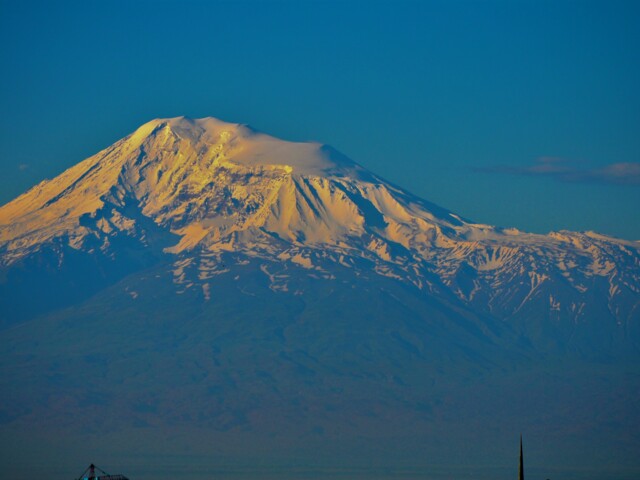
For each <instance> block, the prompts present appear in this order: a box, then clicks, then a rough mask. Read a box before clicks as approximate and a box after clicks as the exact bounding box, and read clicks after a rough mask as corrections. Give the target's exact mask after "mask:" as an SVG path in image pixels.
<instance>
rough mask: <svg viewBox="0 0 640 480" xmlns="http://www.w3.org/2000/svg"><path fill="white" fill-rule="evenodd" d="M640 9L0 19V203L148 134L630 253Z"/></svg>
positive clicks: (164, 11)
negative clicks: (615, 239) (617, 241)
mask: <svg viewBox="0 0 640 480" xmlns="http://www.w3.org/2000/svg"><path fill="white" fill-rule="evenodd" d="M639 22H640V3H638V2H587V1H580V2H557V1H554V2H544V1H535V2H526V1H505V2H489V1H487V2H479V1H474V2H461V1H460V2H456V1H453V2H452V1H447V2H317V1H308V2H284V1H279V2H267V1H262V2H240V1H234V2H189V1H182V2H163V1H157V2H145V1H129V2H92V1H89V2H87V1H85V2H57V3H55V4H54V3H53V2H49V3H32V2H25V1H20V2H18V1H14V2H9V1H6V0H2V1H1V2H0V70H1V72H2V74H1V75H0V108H1V109H2V115H1V116H0V122H1V125H0V127H1V128H0V172H1V174H0V203H5V202H7V201H9V200H10V199H11V198H13V197H15V196H16V195H18V194H19V193H21V192H22V191H24V190H26V189H27V188H29V187H30V186H32V185H34V184H35V183H37V182H39V181H40V180H42V179H43V178H51V177H53V176H55V175H56V174H58V173H60V172H61V171H63V170H64V169H65V168H67V167H69V166H71V165H73V164H75V163H77V162H79V161H80V160H82V159H83V158H86V157H87V156H89V155H91V154H93V153H95V152H97V151H98V150H100V149H102V148H104V147H106V146H108V145H110V144H111V143H113V142H114V141H116V140H117V139H119V138H121V137H123V136H125V135H126V134H128V133H130V132H131V131H132V130H134V129H135V128H136V127H137V126H138V125H140V124H141V123H144V122H146V121H148V120H150V119H152V118H156V117H167V116H178V115H187V116H190V117H202V116H215V117H218V118H221V119H223V120H227V121H234V122H241V123H248V124H250V125H252V126H253V127H255V128H257V129H259V130H262V131H264V132H267V133H270V134H272V135H275V136H278V137H281V138H285V139H289V140H316V141H321V142H325V143H328V144H331V145H333V146H334V147H336V148H338V149H339V150H341V151H342V152H343V153H345V154H346V155H348V156H349V157H351V158H352V159H354V160H355V161H357V162H359V163H361V164H362V165H364V166H366V167H367V168H369V169H371V170H373V171H374V172H376V173H378V174H380V175H382V176H383V177H385V178H387V179H388V180H391V181H392V182H394V183H396V184H398V185H401V186H403V187H405V188H407V189H408V190H410V191H412V192H413V193H416V194H418V195H420V196H422V197H424V198H427V199H429V200H430V201H433V202H436V203H439V204H441V205H442V206H444V207H447V208H449V209H451V210H454V211H456V212H457V213H459V214H461V215H464V216H466V217H469V218H472V219H474V220H477V221H479V222H483V223H490V224H496V225H501V226H515V227H518V228H520V229H522V230H529V231H535V232H548V231H550V230H559V229H563V228H565V229H571V230H596V231H600V232H603V233H608V234H612V235H616V236H620V237H624V238H630V239H640V215H639V214H638V211H639V206H640V166H639V162H640V89H639V88H638V85H640V29H638V28H637V25H638V24H639Z"/></svg>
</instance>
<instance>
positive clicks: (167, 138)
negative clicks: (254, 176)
mask: <svg viewBox="0 0 640 480" xmlns="http://www.w3.org/2000/svg"><path fill="white" fill-rule="evenodd" d="M176 139H180V140H183V141H186V142H188V143H190V144H191V145H190V146H191V147H192V148H195V149H197V150H198V151H199V152H200V156H201V157H202V158H204V157H206V156H207V151H211V150H215V151H216V152H218V153H220V152H223V153H224V156H225V159H226V161H227V162H229V163H231V164H236V165H243V166H245V167H261V168H266V169H276V170H283V171H285V172H287V173H292V174H294V175H296V174H299V175H312V176H331V175H339V176H340V175H342V176H344V175H356V176H358V175H362V174H363V173H364V172H365V170H364V169H363V168H362V167H359V166H358V165H356V164H355V162H353V161H352V160H350V159H348V158H347V157H346V156H344V155H342V154H341V153H339V152H338V151H337V150H335V149H334V148H332V147H330V146H328V145H323V144H321V143H318V142H290V141H285V140H281V139H278V138H275V137H272V136H270V135H267V134H264V133H262V132H259V131H257V130H255V129H254V128H252V127H250V126H248V125H246V124H239V123H230V122H225V121H223V120H220V119H217V118H214V117H204V118H198V119H192V118H188V117H184V116H182V117H174V118H157V119H154V120H151V121H150V122H147V123H145V124H144V125H142V126H140V127H139V128H138V129H137V130H136V131H135V132H134V133H132V134H131V135H130V136H129V137H128V141H129V142H130V143H131V144H132V145H133V147H134V148H139V147H140V146H141V145H144V144H145V143H146V144H149V143H155V144H157V145H159V146H161V147H162V146H163V145H162V143H163V142H171V143H173V142H175V140H176ZM164 147H166V145H164Z"/></svg>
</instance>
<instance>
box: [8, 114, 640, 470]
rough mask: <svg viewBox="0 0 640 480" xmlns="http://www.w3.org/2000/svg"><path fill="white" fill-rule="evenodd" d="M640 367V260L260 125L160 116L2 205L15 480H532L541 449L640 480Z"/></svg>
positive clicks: (609, 242) (602, 242)
mask: <svg viewBox="0 0 640 480" xmlns="http://www.w3.org/2000/svg"><path fill="white" fill-rule="evenodd" d="M638 359H640V243H638V242H632V241H624V240H619V239H615V238H611V237H607V236H604V235H600V234H597V233H593V232H585V233H576V232H569V231H560V232H553V233H550V234H548V235H538V234H530V233H524V232H521V231H518V230H516V229H513V228H509V229H507V228H498V227H493V226H490V225H484V224H479V223H475V222H473V221H471V220H469V219H466V218H463V217H462V216H459V215H456V214H455V213H452V212H450V211H448V210H446V209H445V208H442V207H439V206H437V205H434V204H432V203H430V202H428V201H425V200H422V199H420V198H418V197H416V196H414V195H412V194H410V193H408V192H407V191H405V190H403V189H402V188H400V187H398V186H395V185H392V184H390V183H389V182H387V181H385V180H384V179H382V178H380V177H378V176H376V175H375V174H374V173H371V172H369V171H367V170H366V169H364V168H363V167H361V166H360V165H358V164H356V163H355V162H353V161H351V160H349V159H348V158H347V157H345V156H344V155H342V154H341V153H339V152H337V151H336V150H335V149H333V148H331V147H328V146H325V145H321V144H316V143H292V142H286V141H282V140H278V139H276V138H273V137H270V136H268V135H265V134H262V133H259V132H257V131H255V130H253V129H251V128H250V127H247V126H244V125H238V124H231V123H225V122H222V121H219V120H216V119H213V118H204V119H199V120H192V119H188V118H183V117H180V118H173V119H158V120H153V121H151V122H149V123H146V124H144V125H142V126H141V127H140V128H138V129H137V130H136V131H135V132H133V133H132V134H131V135H129V136H127V137H125V138H123V139H122V140H119V141H118V142H116V143H115V144H113V145H112V146H110V147H108V148H106V149H105V150H103V151H101V152H99V153H97V154H96V155H94V156H92V157H90V158H88V159H86V160H84V161H83V162H81V163H79V164H77V165H76V166H74V167H72V168H70V169H68V170H67V171H65V172H63V173H62V174H61V175H59V176H58V177H56V178H54V179H52V180H45V181H43V182H41V183H40V184H38V185H36V186H35V187H33V188H32V189H31V190H29V191H28V192H26V193H25V194H23V195H21V196H20V197H18V198H16V199H15V200H13V201H11V202H10V203H8V204H6V205H4V206H2V207H0V391H2V392H3V394H2V395H0V446H1V447H2V448H0V452H2V453H0V465H12V467H11V468H9V469H8V470H7V472H9V473H11V476H12V478H32V477H33V473H34V472H33V471H32V470H30V469H29V468H27V467H25V465H30V464H31V462H30V459H31V456H32V452H33V451H35V450H37V451H38V452H40V453H41V456H42V461H43V462H44V461H45V459H46V458H49V460H51V461H52V462H62V461H63V460H61V459H64V458H67V459H68V460H69V463H70V464H73V465H77V464H78V463H79V462H80V463H82V462H84V461H86V460H87V458H90V459H93V458H95V457H94V453H95V452H96V451H100V452H102V453H103V454H104V455H110V457H109V458H111V459H113V458H119V459H121V461H120V462H119V464H120V465H123V464H125V462H129V461H133V460H132V459H134V458H135V459H139V461H140V462H142V461H143V460H145V459H153V460H150V461H153V463H154V464H157V463H159V462H160V463H161V462H165V465H166V466H167V468H174V467H175V468H174V470H173V471H176V472H183V473H184V472H186V473H184V475H183V477H184V478H185V479H186V478H195V477H194V476H191V477H189V472H192V473H193V472H203V475H202V476H204V477H211V476H216V475H214V473H215V472H219V470H216V468H220V465H231V466H234V465H235V466H237V465H245V466H246V465H251V466H252V467H251V468H254V467H255V466H256V465H259V466H262V467H260V468H267V467H269V468H271V467H273V468H276V473H274V475H276V476H277V477H278V478H280V473H282V472H284V471H285V470H286V468H289V467H291V465H296V466H300V465H306V466H309V465H311V466H314V465H315V466H318V465H320V466H322V468H325V467H326V468H334V467H335V468H336V469H338V470H330V471H331V472H338V471H343V470H339V469H340V468H344V467H345V466H346V467H348V468H352V467H353V468H356V467H358V468H365V470H362V471H361V476H360V477H357V478H383V477H384V475H382V474H381V473H380V472H392V471H396V470H393V469H397V468H400V469H401V473H402V472H404V473H402V475H404V476H403V477H402V478H409V477H407V476H406V475H409V474H412V475H413V477H415V478H434V479H435V478H451V477H452V476H457V477H460V478H462V477H463V476H470V475H471V473H469V472H471V471H472V472H473V475H471V476H474V478H498V477H501V476H502V477H503V478H507V477H506V476H505V474H503V473H504V472H510V473H508V474H513V458H515V457H513V445H514V441H515V440H514V439H515V438H517V437H516V435H517V434H518V433H520V432H523V433H524V434H525V435H526V438H527V445H528V447H527V448H528V449H527V451H528V458H529V459H530V460H528V465H533V466H534V467H535V464H536V461H537V462H539V463H538V465H541V464H543V465H544V466H545V468H546V470H545V473H544V474H546V475H549V476H551V477H556V476H557V477H562V478H572V477H570V476H567V475H566V472H567V470H566V469H567V468H575V469H577V470H576V471H580V472H582V473H581V475H582V474H585V475H586V476H585V475H583V476H581V477H580V478H582V479H585V478H594V479H595V478H602V477H604V478H619V479H623V478H629V479H631V478H638V474H640V466H639V465H638V463H637V451H639V450H640V436H638V432H639V431H640V428H638V426H639V425H640V412H639V411H638V408H637V399H638V392H640V382H639V380H638V379H639V378H640V372H639V371H638V367H637V365H638V362H637V360H638ZM69 452H74V453H73V455H76V456H77V455H81V454H82V455H84V457H82V459H81V458H78V457H74V456H73V455H72V454H71V453H69ZM460 452H464V454H462V453H460ZM47 455H48V457H47ZM462 455H463V456H462ZM45 457H46V458H45ZM96 461H98V459H96ZM540 462H541V463H540ZM176 465H177V466H180V465H182V467H179V468H178V467H176ZM278 465H280V466H283V467H282V468H284V469H285V470H277V469H278V468H280V467H278ZM434 465H435V467H434ZM437 465H449V466H457V467H455V468H460V470H455V469H454V470H455V471H454V470H451V468H454V467H447V470H446V471H445V473H442V472H443V471H442V470H438V467H437ZM471 465H475V466H476V467H477V468H476V467H473V468H474V469H473V470H468V471H467V470H464V468H467V467H469V468H471V467H470V466H471ZM487 465H490V466H492V467H491V468H494V467H495V468H496V469H494V470H491V471H489V470H487V471H485V473H484V474H481V473H478V472H480V471H481V469H482V468H484V467H482V466H487ZM612 465H613V466H615V468H614V467H612ZM147 466H148V465H146V466H140V468H139V469H138V471H140V472H143V471H145V468H147ZM363 466H364V467H363ZM478 466H480V467H478ZM374 467H375V468H374ZM547 467H548V468H547ZM552 467H553V468H555V470H553V468H552ZM7 468H8V467H7ZM230 468H231V467H230ZM234 468H235V467H234ZM255 468H257V467H255ZM296 468H297V467H296ZM314 468H315V467H314ZM367 468H370V469H371V470H366V469H367ZM403 468H405V469H410V470H402V469H403ZM487 468H488V467H487ZM612 468H614V470H615V469H617V470H616V471H615V472H613V470H612ZM194 469H195V470H194ZM385 469H387V470H385ZM389 469H391V470H389ZM212 472H213V473H212ZM251 472H253V475H254V476H253V477H251V475H249V474H246V475H245V477H242V478H263V476H264V478H275V477H273V476H272V477H269V476H268V475H266V473H265V472H264V471H260V472H258V473H259V475H258V473H256V472H257V470H251ZM305 472H306V473H309V472H308V471H303V472H302V473H301V472H300V471H299V470H295V471H294V473H293V474H291V475H290V476H289V477H288V478H299V477H300V476H304V475H303V474H306V473H305ZM313 472H314V470H312V471H311V473H309V475H308V476H309V478H311V477H312V476H313V475H314V473H313ZM349 472H351V473H352V474H353V475H355V473H353V472H355V470H349ZM362 472H364V473H362ZM407 472H409V473H407ZM412 472H413V473H412ZM438 472H440V473H441V475H440V476H438V475H439V474H438ZM451 472H453V474H452V473H451ZM586 472H590V475H592V476H591V477H590V476H588V475H587V474H586ZM612 472H613V473H612ZM616 472H617V473H616ZM0 473H2V472H0ZM39 473H44V471H43V472H39ZM245 473H246V472H245ZM614 473H615V474H614ZM263 474H264V475H263ZM476 474H477V476H476ZM193 475H195V473H193ZM221 475H222V474H220V475H217V476H216V478H223V476H221ZM256 475H257V476H256ZM261 475H263V476H261ZM336 475H337V474H336ZM350 475H351V474H350ZM353 475H351V476H349V475H347V476H346V477H345V476H343V477H340V476H339V475H337V476H334V473H331V475H330V477H331V478H356V477H355V476H353ZM376 475H378V476H376ZM381 475H382V476H381ZM542 475H543V474H542V473H541V478H546V477H542ZM202 476H201V477H202ZM410 476H411V475H410ZM179 477H180V474H178V473H176V478H179ZM201 477H198V478H201ZM285 477H286V475H285ZM391 477H393V475H391V474H389V476H388V477H384V478H391ZM413 477H412V478H413ZM137 478H138V477H137ZM139 478H156V477H154V476H153V472H147V476H146V477H145V476H144V474H142V473H141V474H140V475H139ZM230 478H231V477H230ZM232 478H239V477H237V476H236V477H232ZM283 478H284V477H283ZM305 478H307V477H305ZM314 478H315V477H314Z"/></svg>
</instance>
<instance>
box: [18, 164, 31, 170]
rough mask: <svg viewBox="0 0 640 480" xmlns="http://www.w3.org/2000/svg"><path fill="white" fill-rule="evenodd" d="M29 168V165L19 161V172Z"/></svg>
mask: <svg viewBox="0 0 640 480" xmlns="http://www.w3.org/2000/svg"><path fill="white" fill-rule="evenodd" d="M28 169H29V165H28V164H26V163H19V164H18V170H20V171H21V172H24V171H25V170H28Z"/></svg>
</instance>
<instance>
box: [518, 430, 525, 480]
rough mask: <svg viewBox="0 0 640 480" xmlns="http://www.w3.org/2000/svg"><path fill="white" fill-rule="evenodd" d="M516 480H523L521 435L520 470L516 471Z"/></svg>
mask: <svg viewBox="0 0 640 480" xmlns="http://www.w3.org/2000/svg"><path fill="white" fill-rule="evenodd" d="M518 480H524V459H523V457H522V434H520V470H519V471H518Z"/></svg>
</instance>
